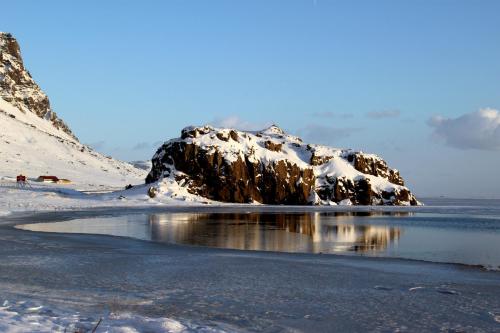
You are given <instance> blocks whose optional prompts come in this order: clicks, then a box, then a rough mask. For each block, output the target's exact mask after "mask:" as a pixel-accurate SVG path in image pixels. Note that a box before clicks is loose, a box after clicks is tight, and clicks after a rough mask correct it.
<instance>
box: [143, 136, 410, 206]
mask: <svg viewBox="0 0 500 333" xmlns="http://www.w3.org/2000/svg"><path fill="white" fill-rule="evenodd" d="M346 168H347V169H351V170H352V171H349V173H348V175H346V176H343V175H339V174H338V172H339V171H338V170H345V169H346ZM370 177H375V178H373V179H375V183H374V184H375V185H374V184H373V183H372V180H371V178H370ZM163 178H169V179H173V180H175V181H176V182H177V183H178V184H182V185H181V186H183V187H185V188H186V189H187V191H188V192H189V193H191V194H195V195H199V196H202V197H205V198H208V199H212V200H216V201H223V202H234V203H251V202H260V203H264V204H289V205H297V204H300V205H306V204H329V203H343V202H344V201H347V202H348V203H349V204H354V205H408V204H411V205H417V204H418V201H417V200H416V199H415V197H414V196H413V194H411V192H410V191H409V190H408V189H406V188H405V187H404V186H402V185H403V184H404V182H403V179H402V178H401V177H400V175H399V172H398V171H396V170H393V169H390V168H388V166H387V164H386V163H385V161H383V160H381V159H380V158H379V157H377V156H375V155H366V154H363V153H361V152H352V151H350V150H335V149H332V148H329V147H324V146H317V145H306V144H303V143H302V140H300V139H299V138H297V137H293V136H289V135H287V134H285V133H284V132H283V131H282V130H281V129H279V128H277V127H276V126H272V127H270V128H269V129H266V130H263V131H260V132H257V133H251V132H238V131H236V130H232V129H215V128H212V127H210V126H203V127H187V128H185V129H183V130H182V133H181V138H179V139H173V140H170V141H168V142H166V143H165V144H164V145H163V146H161V147H160V148H159V149H158V151H157V152H156V154H155V156H154V157H153V159H152V168H151V171H150V173H149V174H148V176H147V178H146V182H147V183H154V182H156V181H159V180H161V179H163ZM381 184H382V185H381ZM381 186H382V187H381Z"/></svg>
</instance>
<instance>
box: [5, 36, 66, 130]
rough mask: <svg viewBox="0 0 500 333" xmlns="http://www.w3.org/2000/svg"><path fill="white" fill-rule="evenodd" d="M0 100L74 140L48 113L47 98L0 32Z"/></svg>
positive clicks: (10, 39)
mask: <svg viewBox="0 0 500 333" xmlns="http://www.w3.org/2000/svg"><path fill="white" fill-rule="evenodd" d="M0 98H2V99H4V100H5V101H7V102H9V103H10V104H11V105H13V106H15V107H17V108H18V109H19V110H21V111H22V112H32V113H34V114H36V115H37V116H38V117H40V118H43V119H47V120H49V121H50V122H52V124H53V125H54V127H56V128H57V129H60V130H62V131H64V132H65V133H67V134H68V135H70V136H71V137H73V138H74V139H75V140H76V137H75V136H74V135H73V133H72V132H71V130H70V129H69V127H68V126H67V125H66V124H65V123H64V121H62V120H61V119H60V118H58V117H57V114H56V113H55V112H53V111H52V109H51V107H50V101H49V98H48V97H47V95H46V94H45V93H44V92H43V91H42V90H41V89H40V87H39V86H38V85H37V84H36V82H35V81H34V80H33V78H32V77H31V74H30V73H29V72H28V71H27V70H26V68H25V67H24V63H23V59H22V57H21V51H20V48H19V44H18V43H17V41H16V39H15V38H14V37H13V36H12V35H11V34H9V33H4V32H0Z"/></svg>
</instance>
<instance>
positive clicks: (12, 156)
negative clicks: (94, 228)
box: [0, 99, 146, 189]
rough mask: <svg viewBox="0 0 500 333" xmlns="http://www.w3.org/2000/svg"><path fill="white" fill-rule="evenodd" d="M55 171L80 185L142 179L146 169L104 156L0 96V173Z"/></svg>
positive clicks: (89, 186)
mask: <svg viewBox="0 0 500 333" xmlns="http://www.w3.org/2000/svg"><path fill="white" fill-rule="evenodd" d="M20 173H22V174H25V175H27V176H28V177H31V178H36V177H38V176H40V175H55V176H57V177H59V178H67V179H70V180H71V181H73V182H74V183H75V184H76V186H77V187H78V188H81V189H93V188H95V189H98V188H100V187H103V186H105V187H123V186H125V185H126V184H129V183H132V184H137V183H142V182H143V181H144V177H145V176H146V171H144V170H141V169H137V168H135V167H133V166H132V165H130V164H128V163H124V162H120V161H117V160H114V159H112V158H109V157H105V156H103V155H101V154H99V153H97V152H95V151H93V150H92V149H91V148H89V147H88V146H85V145H83V144H81V143H79V142H78V141H76V140H75V139H74V138H72V137H71V136H69V135H68V134H67V133H65V132H64V131H62V130H60V129H56V128H55V127H53V126H52V124H51V123H50V121H48V120H45V119H42V118H39V117H38V116H36V115H35V114H33V113H30V112H26V113H23V112H21V111H20V110H19V109H17V108H15V107H13V106H12V105H10V104H9V103H7V102H6V101H4V100H2V99H0V177H8V178H15V176H16V175H18V174H20Z"/></svg>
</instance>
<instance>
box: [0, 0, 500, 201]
mask: <svg viewBox="0 0 500 333" xmlns="http://www.w3.org/2000/svg"><path fill="white" fill-rule="evenodd" d="M2 2H4V1H3V0H0V3H2ZM0 8H2V12H3V13H2V19H1V20H0V31H5V32H10V33H12V34H13V35H14V36H15V37H16V38H17V39H18V41H19V43H20V45H21V51H22V55H23V58H24V61H25V66H26V67H27V68H28V70H29V71H30V72H31V74H32V76H33V77H34V79H35V80H36V81H37V82H38V84H39V85H40V86H41V88H42V89H43V90H44V91H45V92H46V93H47V94H48V95H49V97H50V101H51V105H52V107H53V109H54V111H55V112H56V113H58V115H59V116H60V117H61V118H63V119H64V120H65V121H66V122H67V123H68V124H69V125H70V127H71V129H72V130H73V132H74V133H76V135H77V136H78V138H79V139H80V141H82V142H83V143H86V144H89V145H91V146H93V147H94V148H95V149H96V150H98V151H100V152H103V153H105V154H108V155H112V156H113V157H116V158H119V159H123V160H145V159H150V158H151V157H152V155H153V154H154V152H155V150H156V149H157V148H158V147H159V145H160V144H161V143H162V142H163V141H166V140H168V139H170V138H173V137H178V136H179V135H180V131H181V129H182V128H183V127H185V126H188V125H204V124H212V125H215V126H228V127H236V128H239V129H259V128H263V127H265V126H267V125H270V124H273V123H275V124H277V125H279V126H280V127H282V128H283V129H284V130H285V131H287V132H290V133H292V134H297V135H300V136H302V137H303V139H304V140H305V141H307V142H313V143H323V144H328V145H332V146H336V147H343V148H353V149H361V150H362V151H366V152H370V153H376V154H378V155H380V156H381V157H383V158H384V159H385V160H386V161H387V162H388V163H389V165H390V166H391V167H395V168H397V169H399V170H400V172H401V174H402V176H403V177H404V178H405V180H406V182H407V185H408V186H409V187H410V189H412V190H413V191H414V192H415V193H416V194H417V195H419V196H441V195H443V196H450V197H500V174H499V170H500V113H499V112H498V110H500V20H499V19H498V15H499V13H500V1H483V0H478V1H459V0H452V1H446V0H438V1H435V0H433V1H431V0H428V1H426V0H422V1H383V0H380V1H368V0H366V1H355V0H354V1H326V0H287V1H285V0H283V1H274V0H260V1H259V0H255V1H218V0H212V1H202V0H199V1H189V0H183V1H181V0H179V1H111V0H110V1H55V0H52V1H44V2H42V1H36V0H32V1H27V0H25V1H23V0H19V1H8V2H5V3H2V4H1V7H0Z"/></svg>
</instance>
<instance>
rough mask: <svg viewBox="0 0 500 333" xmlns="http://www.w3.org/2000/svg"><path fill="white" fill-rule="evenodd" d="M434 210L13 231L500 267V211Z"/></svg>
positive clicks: (146, 220)
mask: <svg viewBox="0 0 500 333" xmlns="http://www.w3.org/2000/svg"><path fill="white" fill-rule="evenodd" d="M488 207H489V208H490V209H489V210H487V213H486V214H483V212H484V211H486V210H485V209H482V208H481V206H478V207H469V208H468V209H444V210H443V209H441V210H437V211H436V212H433V211H432V208H427V209H426V211H425V212H420V211H418V210H417V211H416V212H415V211H414V212H300V213H258V212H252V213H152V214H133V215H127V216H118V217H103V218H89V219H77V220H71V221H65V222H54V223H36V224H27V225H21V226H18V227H19V228H22V229H27V230H32V231H43V232H67V233H89V234H106V235H114V236H125V237H132V238H139V239H143V240H150V241H155V242H165V243H177V244H187V245H198V246H209V247H218V248H231V249H240V250H262V251H279V252H309V253H325V254H328V253H336V254H347V255H366V256H382V257H397V258H407V259H418V260H428V261H437V262H450V263H463V264H471V265H482V266H485V267H488V268H490V269H500V210H497V209H496V207H493V208H492V207H491V206H488Z"/></svg>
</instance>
